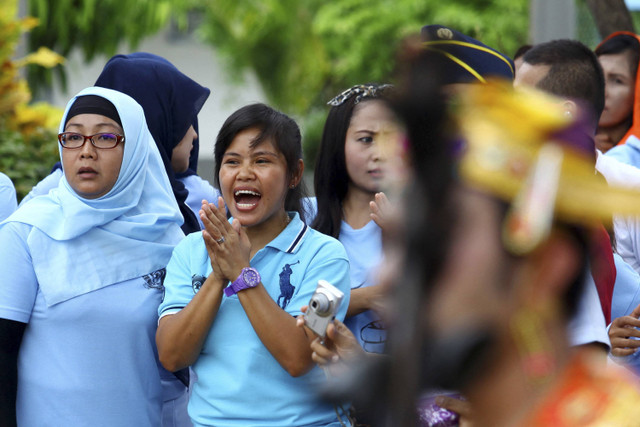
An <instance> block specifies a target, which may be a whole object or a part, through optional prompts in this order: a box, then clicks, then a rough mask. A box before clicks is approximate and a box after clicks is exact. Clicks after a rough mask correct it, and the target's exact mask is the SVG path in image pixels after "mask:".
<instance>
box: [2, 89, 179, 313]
mask: <svg viewBox="0 0 640 427" xmlns="http://www.w3.org/2000/svg"><path fill="white" fill-rule="evenodd" d="M84 95H97V96H100V97H103V98H105V99H107V100H109V101H111V103H112V104H113V105H114V106H115V107H116V109H117V110H118V114H119V115H120V120H121V121H122V127H123V129H124V134H125V142H124V155H123V159H122V166H121V168H120V174H119V176H118V179H117V181H116V183H115V184H114V186H113V188H112V189H111V190H110V191H109V192H108V193H107V194H105V195H104V196H102V197H100V198H97V199H91V200H89V199H84V198H82V197H80V196H79V195H78V194H76V193H75V191H73V189H72V188H71V186H70V185H69V183H68V182H67V180H66V178H65V177H63V178H62V179H61V180H60V184H59V186H58V187H57V188H55V189H53V190H51V191H50V192H49V194H47V195H43V196H40V197H36V198H34V199H32V200H30V201H29V202H28V203H25V204H24V205H23V206H21V207H20V209H18V210H17V211H16V212H15V213H14V214H13V215H12V216H11V217H9V218H8V219H7V220H6V221H5V223H6V222H11V221H16V222H21V223H24V224H29V225H32V226H33V227H34V228H33V229H32V230H31V232H30V233H29V236H28V238H27V245H28V247H29V249H30V252H31V257H32V260H33V266H34V270H35V273H36V276H37V278H38V283H39V285H40V289H41V291H42V293H43V295H44V298H45V301H46V303H47V305H48V306H52V305H54V304H57V303H60V302H63V301H66V300H68V299H70V298H73V297H76V296H78V295H83V294H86V293H88V292H91V291H94V290H97V289H101V288H103V287H105V286H109V285H111V284H114V283H118V282H122V281H125V280H129V279H133V278H136V277H140V276H143V275H145V274H148V273H150V272H153V271H155V270H158V269H160V268H163V267H165V266H166V265H167V263H168V261H169V258H170V257H171V252H172V251H173V248H174V246H175V245H176V244H177V243H178V242H179V241H180V240H181V239H182V237H183V236H184V234H183V233H182V231H181V230H180V225H181V224H182V222H183V218H182V215H181V214H180V210H179V209H178V205H177V204H176V200H175V197H173V192H172V190H171V185H170V184H169V179H168V178H167V176H166V173H165V170H164V165H163V163H162V159H161V157H160V153H159V152H158V148H157V147H156V144H155V142H154V141H153V137H152V136H151V134H150V133H149V129H148V127H147V123H146V121H145V116H144V112H143V110H142V107H140V105H139V104H138V103H137V102H136V101H134V100H133V98H131V97H129V96H128V95H125V94H123V93H120V92H116V91H114V90H111V89H105V88H98V87H90V88H87V89H84V90H83V91H81V92H80V93H79V94H78V95H76V97H74V98H73V99H72V100H71V101H69V103H68V104H67V108H66V110H65V113H64V116H63V118H62V121H61V122H60V132H63V131H64V123H65V121H66V120H65V119H66V117H67V114H68V112H69V108H70V107H71V105H72V104H73V103H74V102H75V100H76V98H77V97H79V96H84ZM60 158H61V159H62V148H61V147H60Z"/></svg>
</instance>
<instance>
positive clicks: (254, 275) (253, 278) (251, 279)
mask: <svg viewBox="0 0 640 427" xmlns="http://www.w3.org/2000/svg"><path fill="white" fill-rule="evenodd" d="M242 279H243V280H244V282H245V283H246V284H247V285H248V286H251V287H253V286H257V285H258V283H260V275H259V274H258V272H257V271H256V270H255V269H253V268H245V269H244V271H243V272H242Z"/></svg>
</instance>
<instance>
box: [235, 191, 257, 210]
mask: <svg viewBox="0 0 640 427" xmlns="http://www.w3.org/2000/svg"><path fill="white" fill-rule="evenodd" d="M233 198H234V200H235V202H236V206H237V207H238V209H251V208H253V207H254V206H256V205H257V204H258V202H259V201H260V199H261V198H262V195H261V194H260V193H258V192H257V191H254V190H236V191H234V192H233Z"/></svg>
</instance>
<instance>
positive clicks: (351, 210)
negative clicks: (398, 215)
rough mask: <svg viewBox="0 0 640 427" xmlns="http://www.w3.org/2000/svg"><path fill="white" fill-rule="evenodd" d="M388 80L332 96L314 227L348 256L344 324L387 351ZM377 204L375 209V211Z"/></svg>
mask: <svg viewBox="0 0 640 427" xmlns="http://www.w3.org/2000/svg"><path fill="white" fill-rule="evenodd" d="M389 87H390V86H389V85H376V84H367V85H357V86H354V87H352V88H350V89H348V90H346V91H344V92H343V93H341V94H340V95H338V96H336V97H335V98H334V99H332V100H331V101H329V104H330V105H331V110H330V111H329V115H328V117H327V121H326V122H325V126H324V132H323V134H322V142H321V144H320V150H319V152H318V157H317V160H316V168H315V172H314V173H315V175H314V188H315V196H316V201H317V211H316V216H315V218H314V219H313V221H312V222H311V226H312V227H313V228H315V229H316V230H318V231H320V232H322V233H324V234H327V235H329V236H332V237H335V238H337V239H339V240H340V242H341V243H342V244H343V245H344V247H345V249H346V251H347V254H348V256H349V263H350V276H351V301H350V303H349V309H348V311H347V319H346V321H345V324H346V325H347V326H348V327H349V329H351V331H352V332H353V333H354V335H355V336H356V337H357V338H358V341H359V342H360V344H361V345H362V347H363V348H364V349H365V350H366V351H369V352H376V353H381V352H383V351H384V344H385V341H386V333H385V330H384V326H383V323H382V322H381V320H380V316H379V315H378V314H377V313H376V312H375V311H374V310H379V309H380V308H381V305H382V303H383V293H382V292H381V288H380V287H379V286H376V281H375V273H376V268H377V266H378V265H379V263H380V260H381V259H382V229H381V227H380V225H379V224H378V223H382V219H381V216H382V215H381V213H380V211H379V210H378V209H379V208H381V207H382V208H384V207H385V205H387V204H388V201H387V199H386V197H385V196H384V194H382V193H380V192H381V191H382V189H383V184H384V182H385V176H386V175H387V165H386V157H387V156H388V153H387V152H386V151H385V150H388V149H389V144H386V143H387V142H388V138H390V137H393V136H394V135H395V126H394V120H393V115H392V113H391V110H390V109H389V108H388V107H387V104H386V103H385V101H384V98H383V97H384V94H385V92H387V91H388V90H389ZM372 209H373V210H372Z"/></svg>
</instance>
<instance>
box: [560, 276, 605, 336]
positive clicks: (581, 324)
mask: <svg viewBox="0 0 640 427" xmlns="http://www.w3.org/2000/svg"><path fill="white" fill-rule="evenodd" d="M567 332H568V334H569V344H570V345H572V346H578V345H583V344H589V343H594V342H598V343H602V344H604V345H606V346H607V348H611V343H610V342H609V335H608V334H607V325H606V323H605V320H604V314H603V313H602V307H601V306H600V298H599V297H598V291H597V289H596V284H595V282H594V281H593V277H591V274H590V273H589V274H587V277H586V278H585V284H584V289H583V291H582V294H581V295H580V301H578V307H577V310H576V313H575V314H574V316H573V318H572V319H571V320H570V321H569V325H568V327H567Z"/></svg>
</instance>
